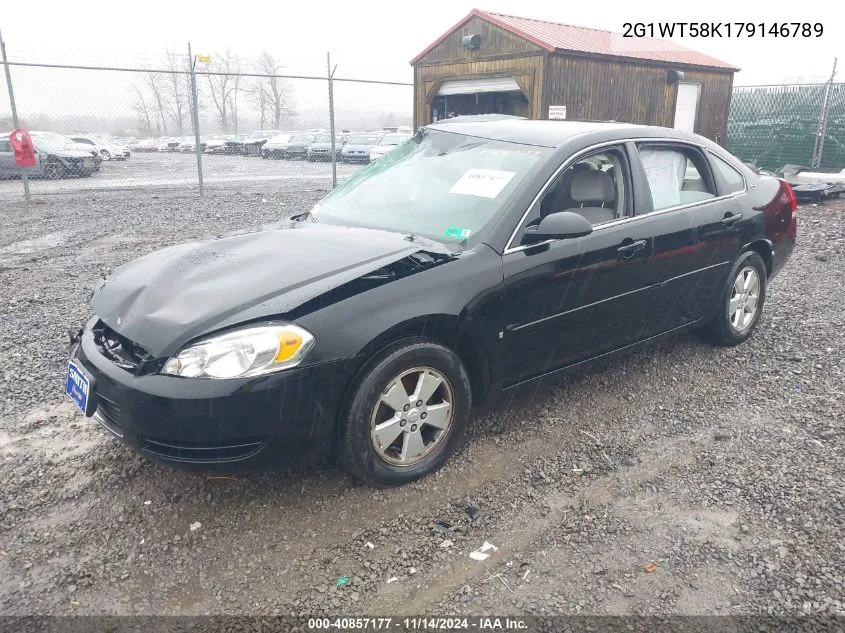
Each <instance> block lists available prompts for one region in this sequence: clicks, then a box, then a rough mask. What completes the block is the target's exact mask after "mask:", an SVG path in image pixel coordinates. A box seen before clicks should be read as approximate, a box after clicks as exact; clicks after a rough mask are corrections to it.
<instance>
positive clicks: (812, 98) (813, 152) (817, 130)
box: [727, 83, 845, 169]
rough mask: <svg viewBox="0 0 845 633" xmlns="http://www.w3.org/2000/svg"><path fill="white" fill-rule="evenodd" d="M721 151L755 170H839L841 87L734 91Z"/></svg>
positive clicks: (844, 89) (843, 123)
mask: <svg viewBox="0 0 845 633" xmlns="http://www.w3.org/2000/svg"><path fill="white" fill-rule="evenodd" d="M727 148H728V150H730V152H731V153H733V154H735V155H736V156H738V157H740V158H742V159H743V160H747V161H749V162H753V163H755V164H756V165H757V166H758V167H763V168H766V169H778V168H780V167H783V166H784V165H787V164H793V165H804V166H808V167H810V166H812V167H822V168H832V167H838V168H842V167H843V166H845V84H842V83H828V84H803V85H800V84H793V85H784V86H750V87H742V88H740V87H737V88H734V91H733V96H732V97H731V110H730V116H729V118H728V139H727Z"/></svg>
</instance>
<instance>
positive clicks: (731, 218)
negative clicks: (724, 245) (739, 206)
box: [722, 213, 742, 227]
mask: <svg viewBox="0 0 845 633" xmlns="http://www.w3.org/2000/svg"><path fill="white" fill-rule="evenodd" d="M741 219H742V214H741V213H734V214H733V215H726V216H725V217H723V218H722V224H724V225H725V226H727V227H731V226H733V225H734V224H736V223H737V222H739V221H740V220H741Z"/></svg>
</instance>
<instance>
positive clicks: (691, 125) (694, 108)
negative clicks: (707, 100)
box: [675, 83, 701, 132]
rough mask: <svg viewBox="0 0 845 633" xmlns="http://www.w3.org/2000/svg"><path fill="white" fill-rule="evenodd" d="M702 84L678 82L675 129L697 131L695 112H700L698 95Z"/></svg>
mask: <svg viewBox="0 0 845 633" xmlns="http://www.w3.org/2000/svg"><path fill="white" fill-rule="evenodd" d="M700 92H701V84H685V83H679V84H678V98H677V100H676V101H675V129H676V130H684V131H685V132H694V131H695V114H696V112H698V97H699V93H700Z"/></svg>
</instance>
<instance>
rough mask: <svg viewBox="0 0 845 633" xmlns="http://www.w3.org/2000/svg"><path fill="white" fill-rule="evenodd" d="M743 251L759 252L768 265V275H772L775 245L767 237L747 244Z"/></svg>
mask: <svg viewBox="0 0 845 633" xmlns="http://www.w3.org/2000/svg"><path fill="white" fill-rule="evenodd" d="M742 250H743V253H746V252H749V251H753V252H755V253H757V254H758V255H759V256H760V258H761V259H762V260H763V263H764V264H765V265H766V277H771V276H772V261H773V259H774V247H773V246H772V243H771V242H770V241H769V240H767V239H758V240H754V241H753V242H751V243H749V244H748V245H746V247H745V248H744V249H742Z"/></svg>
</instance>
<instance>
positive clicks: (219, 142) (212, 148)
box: [202, 136, 226, 154]
mask: <svg viewBox="0 0 845 633" xmlns="http://www.w3.org/2000/svg"><path fill="white" fill-rule="evenodd" d="M225 144H226V137H225V136H210V137H208V138H206V139H203V141H202V145H203V152H204V153H206V154H217V153H220V148H222V147H223V146H224V145H225Z"/></svg>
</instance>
